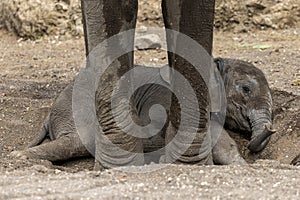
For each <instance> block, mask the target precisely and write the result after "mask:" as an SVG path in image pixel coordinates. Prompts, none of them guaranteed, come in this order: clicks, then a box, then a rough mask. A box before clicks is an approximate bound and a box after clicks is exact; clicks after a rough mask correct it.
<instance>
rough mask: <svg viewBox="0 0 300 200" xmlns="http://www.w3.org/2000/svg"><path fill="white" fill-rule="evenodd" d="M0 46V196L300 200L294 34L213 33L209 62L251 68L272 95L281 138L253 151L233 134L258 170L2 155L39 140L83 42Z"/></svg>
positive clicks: (298, 54) (155, 53)
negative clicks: (239, 62)
mask: <svg viewBox="0 0 300 200" xmlns="http://www.w3.org/2000/svg"><path fill="white" fill-rule="evenodd" d="M158 24H159V23H158ZM141 25H147V24H139V26H141ZM151 25H152V24H151ZM0 41H1V42H0V69H1V75H0V103H1V107H0V154H1V161H0V199H99V198H103V199H120V198H124V199H150V198H154V199H182V198H187V199H197V198H198V199H237V198H238V199H299V198H300V168H299V167H294V166H290V165H289V163H290V161H291V160H292V159H293V158H294V157H295V156H296V155H297V154H298V153H300V148H299V147H300V106H299V105H300V96H299V95H300V65H299V63H300V48H299V47H300V28H290V29H287V30H276V31H274V30H265V31H255V30H253V31H249V32H248V33H230V32H215V36H214V53H213V54H214V56H215V57H218V56H221V57H230V58H238V59H243V60H248V61H250V62H252V63H254V64H255V65H256V66H257V67H259V68H260V69H262V70H263V72H264V73H265V74H266V77H267V79H268V81H269V84H270V86H271V88H272V90H273V99H274V108H273V111H274V128H275V129H277V133H276V134H275V135H273V137H272V140H271V142H270V144H269V145H268V147H267V148H266V149H265V150H264V151H263V152H261V153H259V154H250V153H249V152H248V150H247V149H246V145H247V138H246V137H243V136H240V135H239V134H238V133H232V136H233V137H234V138H235V139H236V140H237V142H238V144H239V147H240V150H241V153H242V155H243V156H244V157H245V158H246V159H247V161H248V162H249V163H253V162H254V164H250V165H249V166H183V165H166V166H160V167H161V169H160V170H156V171H153V172H147V171H149V170H151V169H152V168H153V167H155V166H154V165H153V166H145V167H140V168H134V167H132V168H129V169H127V170H133V169H136V170H138V171H140V172H144V173H130V172H124V170H121V171H118V170H116V169H112V170H107V171H104V172H93V171H91V170H92V168H93V161H92V159H89V158H86V159H82V160H73V161H69V162H64V163H56V164H59V165H54V166H53V165H52V164H51V163H48V162H46V161H35V162H34V161H27V160H12V159H11V158H10V157H9V156H8V154H9V153H10V152H11V151H13V150H20V149H23V148H25V147H26V145H27V144H28V143H29V142H30V141H31V140H32V139H33V138H34V137H35V136H36V135H37V134H38V133H39V129H40V127H41V124H42V122H43V119H44V118H45V116H46V114H47V112H48V111H49V109H50V107H51V104H52V102H53V101H54V99H55V97H56V96H57V95H58V94H59V92H60V91H61V90H62V89H63V88H64V87H65V86H66V85H67V84H68V82H69V81H70V80H71V79H72V78H73V77H74V76H75V75H76V74H77V72H78V70H79V69H80V67H81V66H82V64H83V63H84V42H83V39H82V38H73V39H65V38H61V37H44V38H41V39H39V40H37V41H30V40H26V41H24V40H22V39H20V38H17V37H16V36H14V35H12V34H10V33H7V32H6V31H5V30H3V29H0ZM135 62H136V63H137V64H146V65H154V66H155V65H163V64H166V63H167V57H166V52H164V51H162V50H150V51H137V52H136V56H135ZM262 159H263V160H262ZM156 167H157V166H156Z"/></svg>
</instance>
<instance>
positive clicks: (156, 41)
mask: <svg viewBox="0 0 300 200" xmlns="http://www.w3.org/2000/svg"><path fill="white" fill-rule="evenodd" d="M134 46H135V48H136V49H138V50H147V49H159V48H161V46H162V41H161V39H160V37H159V36H158V35H156V34H148V35H141V36H137V37H136V38H135V45H134Z"/></svg>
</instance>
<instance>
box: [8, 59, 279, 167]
mask: <svg viewBox="0 0 300 200" xmlns="http://www.w3.org/2000/svg"><path fill="white" fill-rule="evenodd" d="M215 63H216V64H217V68H218V70H219V72H220V74H221V77H222V79H223V81H224V86H225V91H226V96H227V104H228V105H227V114H226V121H225V126H227V127H228V128H229V129H234V130H238V131H239V132H241V133H252V139H251V141H250V143H249V149H250V150H251V151H253V152H257V151H260V150H262V149H263V148H264V147H265V146H266V144H267V143H268V141H269V136H270V135H271V134H272V133H273V132H274V131H273V130H272V129H271V127H272V119H271V116H272V98H271V93H270V89H269V86H268V83H267V80H266V78H265V76H264V74H263V73H262V72H261V71H260V70H259V69H257V68H256V67H255V66H253V65H252V64H250V63H248V62H244V61H240V60H234V59H221V58H218V59H215ZM160 72H161V69H159V68H154V69H153V68H152V69H151V70H149V73H152V74H151V75H153V73H155V76H154V77H155V78H156V79H157V81H156V82H157V83H159V82H164V83H166V81H165V80H164V78H163V77H162V76H161V75H160ZM147 73H148V71H147V69H146V70H144V71H143V72H142V74H138V75H137V77H140V78H141V79H142V78H146V77H147V76H148V75H149V74H147ZM72 89H73V82H72V83H70V84H69V85H68V86H67V87H66V88H65V89H64V90H63V91H62V93H61V94H60V95H59V97H58V98H57V99H56V101H55V102H54V104H53V107H52V110H51V112H50V114H49V116H48V117H47V119H46V120H45V122H44V125H43V127H42V130H41V133H40V135H39V136H38V138H37V139H36V140H35V141H33V142H32V143H31V145H30V146H29V148H28V149H25V150H23V151H14V152H12V156H14V157H19V158H22V157H23V158H33V159H45V160H49V161H58V160H67V159H70V158H74V157H81V156H89V155H90V154H91V153H92V154H93V152H89V151H88V150H87V149H86V147H85V146H84V145H83V144H82V142H81V140H80V138H79V135H78V134H77V131H76V127H75V124H74V120H73V114H72ZM152 95H154V96H153V97H155V98H151V96H152ZM169 95H170V91H169V90H167V89H166V88H164V87H159V86H157V85H154V84H153V85H148V86H145V87H141V88H140V89H139V90H138V91H137V92H135V94H134V97H133V98H134V101H133V102H135V109H136V115H137V118H139V117H140V118H141V119H142V120H141V121H142V122H141V123H147V122H143V120H146V121H147V119H148V118H147V116H143V115H149V113H148V111H147V110H148V109H149V108H150V107H151V106H152V105H154V104H157V103H159V104H163V106H164V107H165V108H166V110H167V112H168V110H169V108H170V104H171V102H170V98H168V97H169ZM154 124H155V122H154ZM165 131H166V125H165V127H164V128H163V130H162V131H161V132H160V133H159V134H157V135H155V136H152V137H150V138H147V139H144V142H143V145H144V147H143V148H144V152H145V153H147V152H151V151H156V150H158V151H159V149H161V148H162V147H163V146H165V138H164V136H165V133H164V132H165ZM46 137H49V138H50V140H51V141H50V142H46V143H45V142H44V143H43V141H44V140H45V138H46ZM215 140H217V141H214V143H215V145H214V146H213V148H212V156H213V161H214V163H215V164H246V162H245V161H244V159H243V158H242V157H241V156H240V154H239V152H238V149H237V146H236V144H235V142H234V141H233V140H232V139H231V138H230V136H229V135H228V133H227V132H226V130H225V129H223V131H222V133H221V134H220V136H219V137H218V138H217V139H216V138H215ZM94 143H95V141H94V139H93V138H92V137H91V139H90V141H89V142H88V144H87V145H90V146H92V148H91V149H94V146H95V144H94ZM129 145H130V144H129ZM160 153H161V154H159V155H158V156H161V155H163V154H164V152H160ZM162 158H163V156H161V158H154V160H156V161H158V160H159V159H160V160H161V161H163V159H162Z"/></svg>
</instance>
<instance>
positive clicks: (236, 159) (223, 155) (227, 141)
mask: <svg viewBox="0 0 300 200" xmlns="http://www.w3.org/2000/svg"><path fill="white" fill-rule="evenodd" d="M212 153H213V159H214V163H215V164H220V165H229V164H238V165H246V164H247V162H246V161H245V160H244V159H243V157H242V156H241V155H240V153H239V150H238V148H237V144H236V143H235V141H234V140H233V139H232V138H231V137H230V136H229V135H228V133H227V131H226V130H225V129H223V131H222V132H221V134H220V135H219V137H218V138H217V143H216V144H215V146H214V147H213V151H212Z"/></svg>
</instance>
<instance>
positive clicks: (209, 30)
mask: <svg viewBox="0 0 300 200" xmlns="http://www.w3.org/2000/svg"><path fill="white" fill-rule="evenodd" d="M162 10H163V17H164V23H165V27H166V28H167V29H171V30H174V31H178V32H180V33H182V34H185V35H187V36H189V37H190V38H192V39H193V40H194V41H196V42H197V43H198V44H200V45H201V46H202V47H203V48H204V52H206V53H207V57H206V58H202V57H200V56H199V55H200V54H198V52H195V51H196V50H197V49H196V50H194V49H190V47H189V46H187V45H184V44H183V45H182V41H181V39H182V37H181V36H180V35H176V34H175V35H174V34H171V33H170V32H169V33H168V31H167V45H168V51H169V52H168V59H169V64H170V66H171V67H172V68H173V69H175V70H176V71H178V72H179V73H180V74H182V75H183V76H184V77H185V79H187V80H188V82H189V83H190V85H191V86H192V88H193V90H194V91H195V95H196V100H195V98H192V94H188V93H186V92H185V90H186V88H185V86H183V85H182V83H181V82H179V81H176V78H171V85H172V90H173V91H179V93H181V94H182V95H181V97H177V98H178V99H186V103H185V104H183V105H182V104H181V105H179V103H178V101H177V100H176V98H174V97H175V96H174V95H173V97H172V105H171V109H170V116H169V117H170V123H169V127H168V131H167V135H166V143H167V144H168V143H170V145H168V148H166V157H165V162H174V160H176V162H179V163H191V164H213V161H212V154H211V148H212V147H211V136H210V133H209V132H208V127H209V113H210V106H209V104H210V103H209V94H208V86H207V85H206V84H205V81H204V79H203V77H202V76H201V75H200V74H199V70H197V69H200V68H201V67H203V66H206V67H208V69H210V68H209V67H210V66H211V65H212V62H211V58H210V56H209V55H211V51H212V37H213V18H214V0H195V1H188V0H163V1H162ZM205 50H206V51H205ZM170 51H173V52H174V51H176V54H175V53H172V52H170ZM178 51H181V52H188V53H189V54H192V55H193V56H192V57H193V58H194V59H199V62H200V64H199V66H193V65H192V64H190V62H188V61H187V60H185V58H183V57H181V56H179V55H177V52H178ZM197 54H198V56H197ZM194 55H195V56H194ZM200 70H201V69H200ZM173 71H174V70H173ZM194 105H197V107H195V106H194ZM196 109H198V110H199V115H198V116H194V115H193V114H191V113H192V112H193V111H194V110H196ZM180 110H181V112H180ZM183 110H185V111H183ZM180 113H181V116H180V115H179V114H180ZM183 118H184V119H183ZM194 122H198V123H194ZM179 123H180V125H179ZM180 130H181V131H180ZM194 133H195V134H194Z"/></svg>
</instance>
